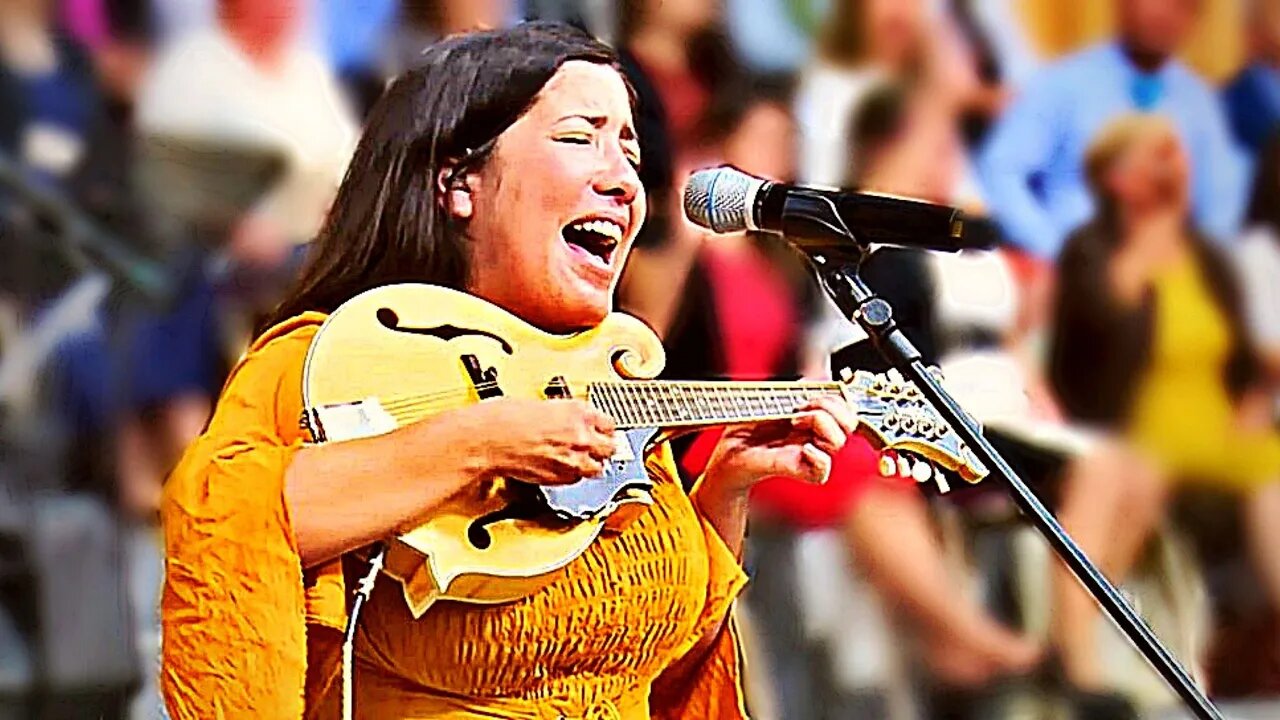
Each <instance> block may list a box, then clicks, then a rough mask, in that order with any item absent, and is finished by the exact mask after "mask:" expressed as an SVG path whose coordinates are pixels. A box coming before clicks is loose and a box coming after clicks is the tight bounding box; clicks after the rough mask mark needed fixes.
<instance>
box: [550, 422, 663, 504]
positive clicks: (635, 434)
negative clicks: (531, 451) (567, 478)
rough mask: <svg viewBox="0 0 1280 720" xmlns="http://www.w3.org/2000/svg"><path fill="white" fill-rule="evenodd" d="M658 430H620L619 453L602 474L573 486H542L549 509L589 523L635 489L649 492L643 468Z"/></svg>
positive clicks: (647, 473)
mask: <svg viewBox="0 0 1280 720" xmlns="http://www.w3.org/2000/svg"><path fill="white" fill-rule="evenodd" d="M657 434H658V430H657V428H633V429H631V430H619V431H618V435H619V436H620V437H619V438H618V450H617V452H616V453H615V454H614V456H613V457H612V458H611V459H610V460H609V462H608V463H606V464H605V470H604V472H603V473H602V474H600V475H598V476H596V477H593V478H583V479H582V480H579V481H578V482H576V483H573V484H572V485H539V486H538V489H539V490H540V491H541V492H542V496H543V498H544V499H545V500H546V503H547V507H549V508H550V509H551V511H552V512H554V513H555V514H556V515H557V516H559V517H561V518H563V519H565V520H587V519H590V518H593V517H599V516H601V514H608V511H611V510H612V508H611V507H610V506H611V505H614V504H616V503H617V502H618V499H619V498H620V497H622V496H623V495H625V494H626V492H627V491H628V490H630V489H632V488H635V489H638V490H644V491H646V492H647V491H648V490H649V489H650V488H652V487H653V480H651V479H650V478H649V472H648V471H647V470H645V467H644V456H645V451H646V450H648V448H649V444H650V443H651V442H652V441H653V438H654V436H656V435H657Z"/></svg>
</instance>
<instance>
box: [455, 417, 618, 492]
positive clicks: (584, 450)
mask: <svg viewBox="0 0 1280 720" xmlns="http://www.w3.org/2000/svg"><path fill="white" fill-rule="evenodd" d="M449 415H450V421H451V424H452V425H453V427H454V428H455V429H456V430H457V432H458V434H459V435H460V442H459V443H458V445H457V447H458V449H459V451H460V452H465V453H467V454H468V457H467V458H463V461H464V462H466V463H468V464H470V467H471V470H472V471H473V472H475V473H477V475H478V476H479V478H480V479H486V480H487V479H491V478H495V477H509V478H513V479H516V480H524V481H526V482H533V483H538V484H541V485H561V484H569V483H574V482H577V481H579V480H581V479H583V478H586V477H594V476H596V475H599V474H600V473H601V472H603V471H604V463H605V462H606V461H608V459H609V458H610V457H612V456H613V453H614V450H615V442H614V436H613V432H614V422H613V419H612V418H610V417H609V416H608V415H606V414H604V413H602V412H600V411H599V410H596V409H595V408H593V407H592V406H591V405H590V404H588V403H586V402H584V401H582V400H525V399H519V398H497V399H493V400H486V401H484V402H481V403H478V404H476V405H471V406H468V407H466V408H461V409H459V410H456V411H453V412H451V413H449Z"/></svg>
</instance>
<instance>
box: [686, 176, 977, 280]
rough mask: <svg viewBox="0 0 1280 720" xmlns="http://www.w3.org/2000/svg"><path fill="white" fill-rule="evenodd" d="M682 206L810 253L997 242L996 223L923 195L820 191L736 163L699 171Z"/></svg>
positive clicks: (703, 220)
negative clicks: (764, 176) (919, 197)
mask: <svg viewBox="0 0 1280 720" xmlns="http://www.w3.org/2000/svg"><path fill="white" fill-rule="evenodd" d="M684 212H685V215H687V216H688V218H689V220H691V221H692V222H693V223H694V224H696V225H698V226H700V227H704V228H707V229H708V230H711V231H712V232H716V233H731V232H742V231H744V230H755V231H760V232H770V233H777V234H782V235H785V236H786V237H787V240H788V241H789V242H790V243H791V244H792V245H794V246H796V247H797V248H799V249H800V250H803V251H804V252H805V253H806V254H808V255H810V256H811V257H812V256H816V255H825V256H828V257H831V258H842V257H843V258H848V257H850V256H861V255H862V254H863V253H864V252H865V251H866V249H867V247H868V246H869V245H872V244H882V245H896V246H898V247H909V248H920V249H925V250H941V251H944V252H956V251H959V250H966V249H987V248H991V247H994V246H995V245H996V242H997V238H998V233H997V232H996V230H995V227H994V225H992V223H991V222H990V221H987V220H984V219H981V218H976V217H969V216H966V215H965V214H964V212H963V211H961V210H959V209H957V208H953V207H948V206H945V205H937V204H934V203H930V202H923V201H920V200H908V199H905V198H898V197H890V196H886V195H874V194H870V193H858V192H843V191H835V190H820V189H817V188H810V187H803V186H799V185H786V184H784V183H779V182H773V181H769V180H764V179H762V178H758V177H755V176H753V175H748V174H747V173H744V172H742V171H741V170H738V169H736V168H733V167H728V166H725V167H718V168H711V169H708V170H699V171H697V172H695V173H693V175H692V176H690V178H689V181H688V183H686V184H685V188H684Z"/></svg>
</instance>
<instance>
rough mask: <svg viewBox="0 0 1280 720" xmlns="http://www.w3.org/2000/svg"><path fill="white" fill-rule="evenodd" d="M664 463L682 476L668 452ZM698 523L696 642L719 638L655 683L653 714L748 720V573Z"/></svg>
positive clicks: (673, 719)
mask: <svg viewBox="0 0 1280 720" xmlns="http://www.w3.org/2000/svg"><path fill="white" fill-rule="evenodd" d="M659 459H660V461H661V463H662V466H661V470H660V471H661V472H665V473H668V474H669V475H670V477H673V478H674V477H679V476H678V475H677V474H676V469H675V465H674V463H673V462H672V461H671V459H670V456H669V455H668V454H667V453H665V452H664V453H662V454H661V455H660V458H659ZM699 521H700V522H701V524H702V534H703V536H704V537H705V538H706V548H707V565H708V578H707V599H706V603H705V604H704V605H703V609H702V614H701V615H700V616H699V618H698V622H697V625H696V628H695V630H694V633H693V635H692V641H693V642H697V641H699V640H701V639H702V638H705V637H708V636H711V635H712V634H714V636H713V637H712V640H711V642H710V644H709V645H706V644H704V645H695V646H694V647H692V648H691V650H690V652H691V653H692V654H691V655H689V656H688V657H687V658H686V661H685V662H679V663H677V664H676V665H673V666H672V668H671V669H670V670H669V671H668V672H667V673H666V674H664V675H662V676H660V677H659V678H658V679H657V681H656V682H654V685H653V691H652V692H651V693H650V698H649V701H650V712H651V715H652V716H653V717H654V718H660V719H661V720H678V719H680V718H706V719H707V720H746V718H747V711H746V693H745V690H744V688H743V674H744V669H743V660H742V643H741V637H740V635H739V631H738V626H737V622H736V621H735V619H734V615H733V604H734V601H735V599H736V598H737V597H738V594H739V593H740V592H742V589H743V587H744V586H745V585H746V584H747V575H746V573H745V572H743V569H742V564H741V563H740V562H739V561H738V558H737V557H736V556H735V555H734V554H733V552H732V551H731V550H730V549H729V547H728V545H726V544H725V542H724V540H723V539H722V538H721V537H720V534H719V532H717V531H716V529H715V528H714V527H713V526H712V525H711V523H710V522H708V521H707V520H706V519H705V518H703V517H702V516H701V515H699Z"/></svg>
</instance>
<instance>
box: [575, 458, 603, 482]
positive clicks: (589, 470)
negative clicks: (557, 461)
mask: <svg viewBox="0 0 1280 720" xmlns="http://www.w3.org/2000/svg"><path fill="white" fill-rule="evenodd" d="M566 465H567V467H566V473H565V474H566V475H567V476H569V477H570V478H572V479H571V480H569V481H568V482H577V481H579V480H581V479H583V478H592V477H596V476H598V475H601V474H602V473H604V463H602V462H601V461H599V460H597V459H596V458H594V457H591V456H590V455H575V456H573V457H572V458H571V459H570V460H569V461H568V462H567V463H566Z"/></svg>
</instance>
